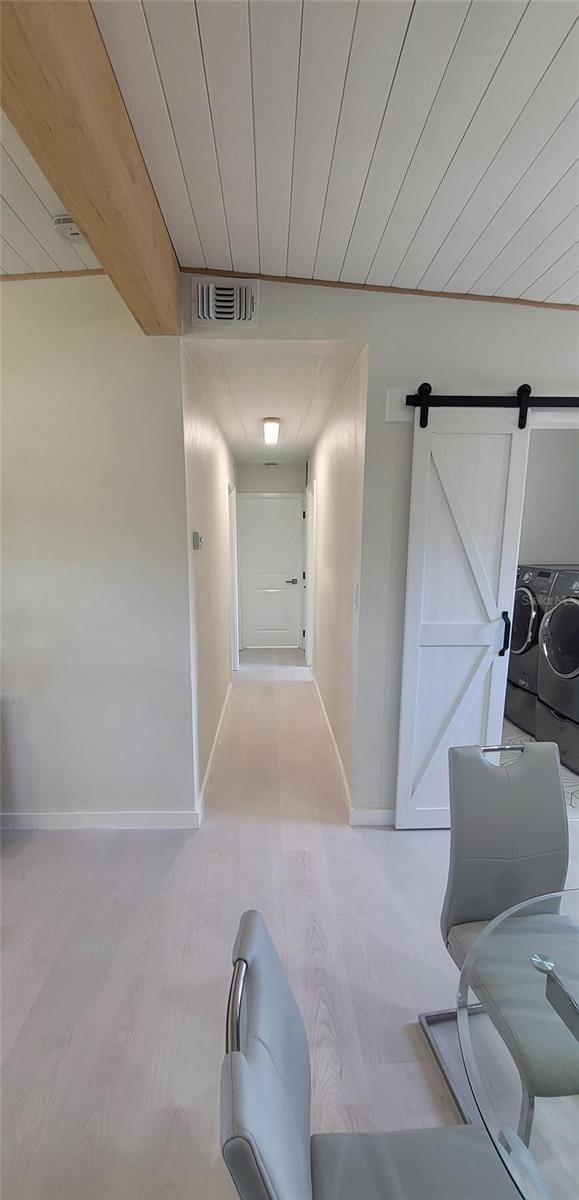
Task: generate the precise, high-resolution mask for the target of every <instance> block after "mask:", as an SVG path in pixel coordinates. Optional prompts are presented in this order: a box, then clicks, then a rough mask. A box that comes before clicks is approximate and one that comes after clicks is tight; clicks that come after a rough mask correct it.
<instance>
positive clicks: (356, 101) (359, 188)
mask: <svg viewBox="0 0 579 1200" xmlns="http://www.w3.org/2000/svg"><path fill="white" fill-rule="evenodd" d="M411 13H412V8H411V5H409V4H408V3H406V2H405V0H391V2H390V3H389V4H362V5H360V7H359V9H358V16H357V19H356V29H355V31H354V40H353V42H352V52H351V55H350V62H349V65H348V74H347V77H346V86H345V89H344V98H343V101H342V111H341V113H340V123H339V125H338V132H337V136H336V145H335V147H334V155H333V159H332V168H331V172H330V178H329V180H328V189H327V194H326V198H325V204H324V213H323V220H322V228H321V230H320V238H319V243H318V249H317V254H316V262H315V268H314V275H316V276H319V277H320V278H321V279H331V278H332V277H335V278H336V279H337V278H338V276H339V274H340V270H341V267H342V263H343V261H344V254H345V253H346V247H347V245H348V238H349V236H350V231H351V229H352V225H353V223H354V219H355V216H356V210H357V208H358V203H359V200H360V196H361V195H362V192H363V190H364V182H365V179H366V176H367V174H368V169H369V166H370V163H371V161H372V154H373V151H374V147H375V145H376V141H377V138H378V134H379V133H380V126H381V124H382V119H383V117H384V113H385V110H386V104H387V100H388V96H389V94H390V89H391V86H392V82H393V79H394V74H395V71H396V65H397V62H398V59H399V57H400V52H401V50H402V46H403V44H404V37H405V34H406V30H407V28H408V22H409V19H410V16H411Z"/></svg>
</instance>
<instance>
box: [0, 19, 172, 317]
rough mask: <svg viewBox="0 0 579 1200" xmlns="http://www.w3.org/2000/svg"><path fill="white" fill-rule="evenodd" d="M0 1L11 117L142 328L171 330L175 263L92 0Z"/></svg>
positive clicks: (4, 89) (5, 102)
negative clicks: (101, 34)
mask: <svg viewBox="0 0 579 1200" xmlns="http://www.w3.org/2000/svg"><path fill="white" fill-rule="evenodd" d="M2 10H3V11H2V78H1V101H2V107H3V108H4V110H5V112H6V113H7V115H8V118H9V120H10V121H11V122H12V124H13V125H14V126H15V128H16V130H17V132H18V133H19V134H20V136H21V138H22V139H23V141H24V143H25V145H26V146H27V148H28V150H29V151H30V153H31V154H32V156H33V158H34V159H35V160H36V162H37V163H38V165H39V167H40V168H41V170H42V171H43V172H44V174H45V175H46V177H47V179H48V180H49V182H50V184H51V186H52V187H53V188H54V190H55V192H56V193H57V195H58V196H60V198H61V200H62V202H63V204H64V205H65V207H66V211H67V212H69V213H70V214H71V216H72V217H73V218H74V220H75V221H76V222H77V224H78V225H79V227H80V228H81V229H82V230H83V232H84V234H85V236H86V237H87V240H88V241H89V243H90V245H91V247H92V249H93V251H94V253H95V254H96V255H97V258H98V260H99V261H100V262H101V263H102V265H103V267H104V268H105V270H106V271H107V273H108V275H109V276H110V278H111V280H112V282H113V283H114V285H115V287H116V288H117V290H118V291H119V293H120V295H121V296H122V298H123V299H124V301H125V303H126V304H127V306H128V308H129V309H130V311H131V312H132V314H133V316H134V317H135V319H136V320H137V322H138V323H139V325H140V326H141V328H142V329H143V331H144V332H145V333H150V334H178V333H179V332H180V327H181V323H180V292H179V265H178V263H177V259H176V257H175V252H174V250H173V247H172V244H171V240H170V238H169V235H168V233H167V229H166V227H165V223H164V221H163V217H162V215H161V211H160V208H159V204H158V201H157V198H156V196H155V193H154V191H153V188H152V185H151V181H150V179H149V176H148V173H147V170H146V167H145V164H144V161H143V157H142V154H141V151H140V149H139V146H138V143H137V140H136V138H135V134H134V131H133V128H132V126H131V123H130V120H129V117H128V115H127V111H126V108H125V105H124V102H123V99H122V96H121V93H120V91H119V87H118V84H117V81H116V79H115V76H114V73H113V69H112V66H111V63H110V60H109V58H108V55H107V52H106V49H105V47H104V44H103V41H102V38H101V36H100V33H99V30H98V26H97V23H96V20H95V17H94V14H93V11H92V9H91V6H90V4H89V0H51V2H50V3H40V4H39V3H36V2H35V0H18V3H15V2H14V0H9V2H8V3H6V4H3V6H2Z"/></svg>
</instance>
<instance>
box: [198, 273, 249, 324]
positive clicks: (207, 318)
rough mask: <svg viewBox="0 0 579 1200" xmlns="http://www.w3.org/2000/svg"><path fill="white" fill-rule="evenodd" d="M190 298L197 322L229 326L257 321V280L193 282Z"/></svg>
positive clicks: (204, 280)
mask: <svg viewBox="0 0 579 1200" xmlns="http://www.w3.org/2000/svg"><path fill="white" fill-rule="evenodd" d="M192 298H193V316H194V318H196V320H197V321H202V322H203V323H205V322H212V323H215V324H229V325H234V324H241V323H242V322H247V321H253V322H254V323H255V322H256V321H257V300H258V285H257V280H254V279H248V280H246V279H244V280H238V279H207V280H206V279H203V280H200V279H195V280H193V297H192Z"/></svg>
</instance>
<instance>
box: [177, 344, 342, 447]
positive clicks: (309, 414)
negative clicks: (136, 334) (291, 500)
mask: <svg viewBox="0 0 579 1200" xmlns="http://www.w3.org/2000/svg"><path fill="white" fill-rule="evenodd" d="M185 344H186V350H187V355H188V357H189V361H190V362H191V364H192V366H193V369H194V371H195V373H196V375H197V378H198V380H199V383H200V385H201V387H202V389H203V391H204V393H205V396H206V397H207V399H208V401H209V402H210V404H211V405H212V406H213V409H214V411H215V413H216V416H217V419H218V421H219V423H220V425H221V428H222V430H223V433H224V434H225V437H226V438H227V441H228V442H229V445H230V447H231V450H232V453H233V455H234V457H235V458H237V459H238V460H239V461H241V462H271V461H275V462H291V461H303V460H304V459H305V458H306V457H307V455H308V452H309V451H310V449H311V448H312V446H313V444H314V442H315V440H316V438H317V436H318V433H319V432H320V429H321V428H322V425H323V424H324V421H325V419H326V416H327V413H328V411H329V408H330V406H331V404H332V402H333V400H334V399H335V398H336V396H337V395H338V394H339V392H340V391H341V389H342V388H343V386H344V384H345V383H346V380H347V379H348V376H349V375H350V373H351V371H352V368H353V367H354V365H355V363H356V362H357V360H358V358H359V357H360V354H361V352H362V349H363V346H364V343H363V342H326V341H312V342H309V341H308V342H303V341H298V342H286V341H263V342H262V341H254V340H252V341H237V340H234V339H227V340H225V339H219V338H215V339H213V338H212V339H211V341H209V340H207V341H205V340H203V339H200V338H197V337H196V338H194V339H193V338H191V339H189V340H186V343H185ZM269 416H271V417H280V418H281V431H280V440H279V443H278V445H277V446H266V445H264V441H263V425H262V422H263V418H264V417H269Z"/></svg>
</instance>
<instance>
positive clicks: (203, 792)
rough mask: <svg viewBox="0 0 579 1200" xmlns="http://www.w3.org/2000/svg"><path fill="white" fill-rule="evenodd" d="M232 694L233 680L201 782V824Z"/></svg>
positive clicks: (199, 815)
mask: <svg viewBox="0 0 579 1200" xmlns="http://www.w3.org/2000/svg"><path fill="white" fill-rule="evenodd" d="M230 695H231V682H230V683H229V686H228V688H227V691H226V693H225V700H224V701H223V707H222V709H221V716H220V717H219V720H218V722H217V729H216V730H215V737H214V738H213V745H212V746H211V750H210V753H209V758H208V759H207V766H206V768H205V774H204V776H203V783H202V784H201V787H200V789H199V799H198V801H197V805H196V808H197V812H196V816H197V819H198V822H199V825H201V822H202V820H203V812H204V809H205V797H206V795H207V788H208V786H209V777H210V775H211V768H212V766H213V759H214V758H215V751H216V749H217V742H218V741H219V734H220V733H221V726H222V725H223V720H224V717H225V710H226V708H227V705H228V703H229V697H230Z"/></svg>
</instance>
